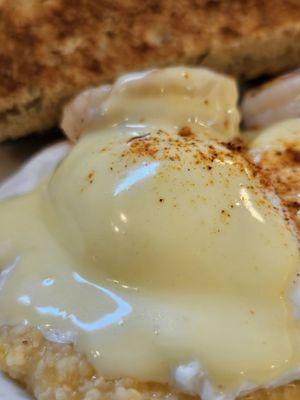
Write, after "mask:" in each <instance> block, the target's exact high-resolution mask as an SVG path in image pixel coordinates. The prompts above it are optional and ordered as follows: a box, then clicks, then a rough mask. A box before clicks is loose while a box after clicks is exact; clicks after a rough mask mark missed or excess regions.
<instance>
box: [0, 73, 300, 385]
mask: <svg viewBox="0 0 300 400" xmlns="http://www.w3.org/2000/svg"><path fill="white" fill-rule="evenodd" d="M151 74H152V75H151ZM186 74H187V75H186ZM187 76H188V78H187ZM190 76H192V77H193V79H192V80H191V81H189V79H190ZM169 78H170V80H169ZM151 79H153V88H154V89H153V91H151V90H150V89H151ZM170 81H172V82H173V83H174V82H175V83H176V85H175V86H176V88H177V89H176V90H175V94H174V96H175V100H174V98H173V97H172V93H173V92H172V91H173V90H174V89H173V87H174V85H173V83H172V85H169V83H170ZM206 81H207V82H209V83H207V85H205V82H206ZM143 82H145V87H146V92H147V91H150V92H151V93H154V94H153V95H151V99H149V98H147V107H145V105H143V106H139V104H142V102H143V101H144V99H145V97H143V96H144V86H143ZM118 85H119V86H118ZM118 85H117V86H116V88H115V89H113V90H112V91H111V93H110V97H109V98H108V100H107V101H106V103H104V106H103V108H102V117H103V119H101V117H99V118H98V117H97V118H95V119H94V120H93V122H92V124H91V125H90V130H91V131H90V132H89V133H88V134H87V135H84V136H83V137H82V138H81V139H80V141H79V142H78V143H77V144H76V145H75V146H74V148H73V149H72V151H71V153H70V154H69V155H68V156H67V157H66V159H65V160H64V161H63V162H62V163H61V164H60V165H59V167H58V168H57V170H56V171H55V173H54V174H53V176H52V177H51V178H50V179H49V181H48V182H46V183H44V184H43V185H42V186H41V187H40V188H38V189H37V190H36V191H35V192H33V193H31V194H28V195H25V196H21V197H18V198H14V199H9V200H6V201H3V202H2V203H1V205H0V221H1V225H0V266H1V267H2V268H3V272H2V277H1V283H0V285H1V286H0V287H1V290H0V315H1V322H3V323H8V324H14V323H19V322H23V321H26V322H28V323H29V324H32V325H35V326H39V327H40V328H41V329H42V330H43V331H44V332H46V334H47V335H49V332H50V333H51V334H52V337H53V336H55V335H56V337H58V338H60V340H65V339H68V340H69V339H70V338H71V339H72V341H74V343H75V346H76V348H77V349H78V350H79V351H82V352H83V353H85V354H87V356H88V357H89V358H90V359H91V361H92V362H93V364H94V365H95V367H96V369H97V370H98V371H99V373H101V374H103V375H105V376H107V377H111V378H118V377H122V376H126V377H127V376H129V377H133V378H136V379H139V380H146V381H156V382H171V376H172V373H174V371H175V370H176V368H177V367H178V366H180V365H184V364H188V363H190V362H198V363H199V365H201V368H203V370H204V371H206V373H207V377H208V379H209V381H210V382H211V384H212V386H213V387H214V390H215V391H216V392H228V391H230V390H233V389H235V388H237V387H239V386H240V385H241V384H243V383H245V382H250V383H253V384H254V385H267V384H268V383H270V382H271V381H274V380H276V379H277V378H278V377H279V376H281V375H282V374H285V373H288V372H289V371H291V370H293V369H295V368H296V367H297V366H298V365H299V362H300V351H299V347H298V344H297V342H298V337H299V327H298V323H297V322H296V321H295V320H294V319H293V318H292V313H291V307H290V301H289V298H288V290H289V288H290V285H291V282H292V280H293V279H294V276H296V272H297V269H298V266H299V259H298V249H297V244H296V240H295V238H294V237H293V235H292V233H291V232H290V230H289V229H288V227H287V225H286V223H285V221H284V219H283V217H282V214H281V213H280V212H279V211H278V210H277V209H275V208H274V207H273V206H272V204H271V202H270V201H269V200H268V196H267V195H266V193H265V191H264V190H263V189H262V188H261V186H260V184H259V182H258V180H257V179H256V178H254V176H253V174H252V171H251V168H250V166H249V164H248V163H247V162H246V161H245V160H244V159H243V158H242V156H241V155H239V154H237V153H236V152H233V151H231V150H228V149H227V148H226V147H225V146H224V145H222V144H220V143H217V142H216V140H214V139H215V138H219V139H220V140H222V141H228V140H230V139H232V138H233V137H235V136H237V135H238V112H237V110H236V108H235V102H236V89H235V86H234V84H233V82H232V81H231V80H229V79H228V80H227V79H226V78H224V77H220V76H219V75H217V74H213V73H210V72H207V71H205V70H204V71H202V70H188V69H179V68H178V69H175V70H174V69H172V70H165V71H160V72H152V73H149V74H148V75H146V76H142V77H140V78H139V79H137V78H136V83H134V82H133V80H130V79H129V80H128V81H126V80H123V81H122V82H120V83H119V84H118ZM122 85H123V89H122ZM157 87H160V89H161V92H162V93H164V96H166V97H165V98H164V97H162V98H160V97H159V95H158V94H157V90H156V89H157ZM203 87H205V91H204V89H203ZM208 87H209V88H210V89H209V93H210V96H211V98H210V101H211V102H212V103H211V104H214V105H213V106H212V107H215V105H216V104H218V109H219V110H218V113H217V112H216V110H215V111H214V116H215V117H214V122H213V123H212V124H211V126H210V124H209V123H208V122H207V121H211V120H212V109H211V108H209V111H208V113H205V107H207V104H205V99H206V97H207V92H208ZM220 87H222V88H223V89H222V90H220ZM178 88H180V90H178ZM187 88H188V89H187ZM224 91H225V92H226V93H227V94H226V96H227V97H226V98H227V100H226V101H225V100H224V102H223V103H222V101H221V99H222V92H224ZM120 93H121V94H122V96H123V97H121V98H122V102H120V98H119V96H120ZM126 93H127V95H128V96H127V97H126ZM132 93H134V96H135V97H136V101H135V103H132ZM155 93H156V94H155ZM189 93H191V94H190V95H189ZM213 93H215V95H214V96H215V102H213V100H214V96H213ZM230 93H231V96H230ZM181 96H182V99H181ZM189 96H190V97H189ZM195 96H196V98H197V104H198V105H197V107H194V105H195V104H196V103H195ZM170 99H171V100H170ZM180 100H182V101H183V102H184V104H185V107H184V108H180V107H179V106H178V102H179V101H180ZM156 101H157V102H156ZM169 101H170V103H169ZM173 101H174V103H172V102H173ZM189 102H191V109H193V116H196V117H197V112H198V113H199V118H198V121H204V122H203V123H197V124H193V123H190V120H189V118H190V111H189V110H190V108H189ZM175 103H176V104H177V106H176V108H175V111H174V112H175V114H172V107H171V105H173V104H175ZM132 104H134V105H135V107H132ZM200 104H202V105H203V106H201V107H200ZM121 106H122V107H121ZM151 107H152V109H153V110H154V107H156V108H155V110H156V111H155V112H154V111H153V110H152V109H151ZM193 107H194V108H193ZM203 107H204V108H203ZM120 108H122V111H118V110H120ZM141 108H143V113H147V110H148V109H149V110H150V111H149V115H148V116H147V115H146V114H145V115H144V117H143V118H145V119H144V120H143V123H142V126H138V125H137V124H134V121H136V122H137V123H138V122H139V121H138V118H139V116H140V115H141ZM127 109H128V110H129V113H128V115H129V117H128V118H123V116H122V117H120V114H122V113H123V114H124V115H126V110H127ZM160 109H161V110H162V119H161V120H159V119H158V118H157V115H158V114H159V110H160ZM151 110H152V111H153V112H152V111H151ZM165 110H167V111H168V112H165ZM228 110H229V111H228ZM180 112H181V115H180V119H176V118H177V116H178V113H180ZM123 114H122V115H123ZM119 117H120V118H119ZM172 118H174V119H172ZM231 118H232V119H231ZM224 119H225V120H226V121H227V122H226V123H225V129H224ZM108 121H109V122H108ZM114 121H117V123H114ZM174 121H180V122H176V123H175V124H174V123H173V122H174ZM193 121H194V120H193ZM184 122H185V123H184ZM92 126H93V127H92ZM184 126H190V128H191V131H192V132H193V133H191V131H190V130H189V129H185V130H182V129H181V128H183V127H184ZM222 126H223V128H222ZM229 126H230V129H229V128H228V127H229ZM227 128H228V129H227ZM62 334H63V335H62ZM297 349H298V350H297ZM199 379H200V378H199ZM186 390H188V388H187V389H186Z"/></svg>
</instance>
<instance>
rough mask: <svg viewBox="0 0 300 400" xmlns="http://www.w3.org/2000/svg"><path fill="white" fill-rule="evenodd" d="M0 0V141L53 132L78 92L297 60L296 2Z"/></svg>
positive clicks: (299, 19)
mask: <svg viewBox="0 0 300 400" xmlns="http://www.w3.org/2000/svg"><path fill="white" fill-rule="evenodd" d="M74 4H75V3H74V2H73V1H72V0H47V1H44V0H26V2H25V1H22V0H1V1H0V47H1V52H0V140H3V139H5V138H14V137H18V136H22V135H25V134H27V133H29V132H33V131H40V130H45V129H48V128H51V127H52V126H54V125H56V124H57V123H58V121H59V118H60V115H61V110H62V107H63V104H65V102H66V101H67V100H68V99H69V98H71V97H72V96H74V95H76V94H78V92H80V91H81V90H83V89H85V88H87V87H90V86H94V85H99V84H102V83H106V82H111V81H112V80H114V79H115V78H116V77H118V76H119V75H120V74H123V73H126V72H128V71H132V70H140V69H145V68H153V67H162V66H168V65H175V64H176V65H178V64H191V65H200V64H201V65H204V66H207V67H212V68H214V69H216V70H220V71H223V72H226V73H229V74H233V75H235V76H236V77H238V78H242V79H250V78H254V77H257V76H259V75H262V74H276V73H278V72H280V71H283V70H287V69H289V68H293V67H295V66H297V65H299V63H300V3H299V1H297V0H219V1H216V0H180V1H176V2H175V1H174V0H145V1H143V2H141V1H138V0H114V1H108V0H102V1H97V0H77V1H76V5H74Z"/></svg>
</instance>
